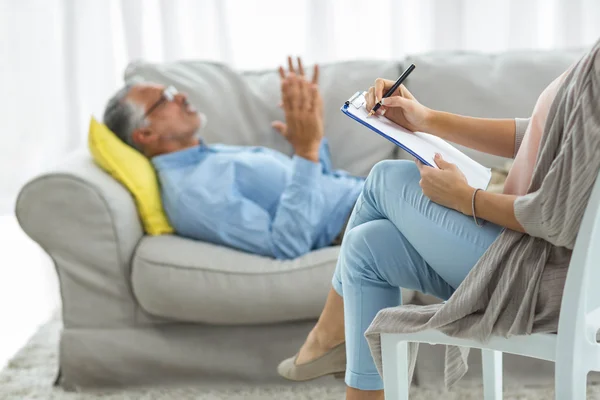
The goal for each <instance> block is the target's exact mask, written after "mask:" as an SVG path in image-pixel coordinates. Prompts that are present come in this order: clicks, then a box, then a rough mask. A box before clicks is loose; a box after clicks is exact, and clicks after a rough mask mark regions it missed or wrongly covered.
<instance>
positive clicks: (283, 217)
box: [180, 156, 325, 259]
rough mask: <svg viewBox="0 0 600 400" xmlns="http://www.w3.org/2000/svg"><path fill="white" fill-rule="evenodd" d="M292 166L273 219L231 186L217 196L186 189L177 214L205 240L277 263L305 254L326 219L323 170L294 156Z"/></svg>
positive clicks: (213, 189)
mask: <svg viewBox="0 0 600 400" xmlns="http://www.w3.org/2000/svg"><path fill="white" fill-rule="evenodd" d="M292 162H293V172H292V177H291V179H290V181H289V183H288V185H287V186H286V188H285V189H284V191H283V193H282V194H281V198H280V201H279V206H278V208H277V210H276V212H275V215H274V216H273V217H272V216H271V215H270V213H269V212H267V210H265V209H263V208H262V207H260V206H259V205H258V204H256V203H254V202H253V201H251V200H250V199H248V198H246V197H244V196H242V195H241V194H239V193H237V191H236V190H232V188H231V187H223V188H222V189H221V192H222V193H219V190H218V188H211V190H206V188H190V190H188V191H186V193H184V194H182V196H181V198H180V199H181V206H182V210H180V211H183V212H184V213H190V214H193V215H194V216H195V217H194V218H195V219H197V222H195V223H194V224H196V225H199V224H202V227H200V226H198V230H202V231H203V233H204V235H201V236H202V237H206V240H209V241H212V242H216V243H218V244H224V245H227V246H230V247H234V248H237V249H240V250H243V251H247V252H250V253H254V254H259V255H263V256H269V257H274V258H278V259H291V258H296V257H299V256H301V255H304V254H306V253H308V252H309V251H310V250H312V249H313V246H314V243H315V242H316V238H317V236H318V234H319V233H320V231H321V229H320V226H321V224H322V223H323V221H324V220H325V216H324V215H323V214H324V207H323V205H324V198H323V193H322V190H321V189H320V179H319V177H320V176H321V168H322V167H321V165H320V164H317V163H314V162H311V161H308V160H306V159H304V158H302V157H298V156H294V157H293V159H292ZM222 186H228V185H222ZM198 236H200V235H198Z"/></svg>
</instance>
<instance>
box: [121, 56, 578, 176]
mask: <svg viewBox="0 0 600 400" xmlns="http://www.w3.org/2000/svg"><path fill="white" fill-rule="evenodd" d="M581 54H582V51H535V52H533V51H519V52H507V53H500V54H497V55H486V54H478V53H465V52H448V53H431V54H423V55H415V56H410V57H408V58H407V59H406V60H404V61H403V62H391V61H388V62H382V61H350V62H340V63H333V64H329V65H324V66H322V68H321V79H320V87H321V92H322V93H323V98H324V103H325V133H326V136H327V138H328V140H329V142H330V148H331V152H332V158H333V164H334V166H335V167H336V168H343V169H346V170H348V171H349V172H351V173H353V174H358V175H363V176H364V175H367V174H368V172H369V170H370V168H371V167H372V166H373V165H374V164H375V163H376V162H378V161H380V160H382V159H386V158H395V157H397V156H399V157H402V158H404V157H406V156H407V155H406V154H405V153H403V152H398V149H397V148H396V147H395V146H394V145H393V144H391V143H389V142H388V141H387V140H385V139H383V138H381V137H379V136H378V135H377V134H375V133H373V132H371V131H369V130H367V129H366V128H364V127H363V126H361V125H360V124H357V123H356V122H354V121H352V120H351V119H350V118H348V117H346V116H345V115H343V114H342V113H341V112H340V107H341V105H342V104H343V102H344V101H345V100H347V99H348V98H349V97H350V96H351V95H352V94H354V93H355V92H356V91H357V90H366V89H368V88H369V87H370V86H372V85H373V82H374V81H375V78H377V77H385V78H388V79H396V78H397V77H398V75H399V74H400V73H401V71H402V69H403V68H404V67H405V66H406V65H408V64H409V63H411V62H413V63H415V64H416V66H417V69H416V70H415V71H414V72H413V73H412V75H411V76H410V78H409V79H408V80H407V82H406V85H407V87H408V88H409V89H410V90H411V92H412V93H413V94H414V95H415V96H416V97H417V99H418V100H419V101H420V102H421V103H423V104H425V105H426V106H428V107H431V108H434V109H438V110H443V111H449V112H455V113H460V114H463V115H470V116H479V117H490V118H495V117H498V118H514V117H527V116H529V115H530V114H531V111H532V110H533V107H534V105H535V101H536V99H537V97H538V95H539V94H540V93H541V92H542V90H543V89H544V87H545V86H546V85H548V84H549V83H550V82H551V81H552V80H553V79H554V78H556V77H557V76H558V75H560V73H561V72H562V71H564V70H565V69H566V68H568V66H569V65H570V64H572V63H573V62H574V61H575V60H577V58H578V57H579V56H580V55H581ZM307 69H308V70H310V68H307ZM134 77H136V78H142V79H144V80H146V81H153V82H159V83H164V84H173V85H176V86H177V87H178V88H179V89H180V90H183V91H185V92H186V93H188V95H189V97H190V100H191V102H192V103H193V104H194V105H196V106H197V107H198V108H199V109H200V110H201V111H203V112H204V113H206V114H207V116H208V124H207V127H206V129H205V130H203V131H202V133H201V135H202V137H203V138H204V139H205V140H207V141H208V142H209V143H226V144H236V145H261V146H267V147H271V148H274V149H277V150H280V151H283V152H284V153H287V154H291V153H292V149H291V147H290V145H289V144H288V143H287V142H286V141H285V139H283V138H282V137H281V136H280V135H279V134H278V133H277V132H275V131H274V130H273V129H272V128H271V122H272V121H274V120H283V112H282V110H281V109H279V107H278V103H279V101H280V85H279V74H278V72H277V71H276V69H275V68H273V69H272V70H267V71H246V72H238V71H235V70H233V69H231V68H229V67H227V66H225V65H222V64H218V63H211V62H203V61H179V62H173V63H160V64H154V63H146V62H134V63H131V64H130V65H129V66H128V68H127V69H126V71H125V79H126V80H129V79H132V78H134ZM482 134H485V132H482ZM461 149H462V150H463V151H465V152H467V153H468V154H469V155H470V156H471V157H473V158H475V159H476V160H478V161H479V162H481V163H483V164H484V165H487V166H489V167H493V166H496V167H498V166H503V165H504V164H505V163H506V161H507V160H506V159H503V158H500V157H493V156H489V155H484V154H482V153H479V152H476V151H473V150H468V149H464V148H461Z"/></svg>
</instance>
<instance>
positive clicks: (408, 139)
mask: <svg viewBox="0 0 600 400" xmlns="http://www.w3.org/2000/svg"><path fill="white" fill-rule="evenodd" d="M365 94H366V92H362V91H359V92H356V93H355V94H354V95H353V96H352V97H350V98H349V99H348V100H347V101H346V102H345V103H344V105H343V106H342V107H341V111H342V112H343V113H344V114H346V115H347V116H348V117H350V118H352V119H353V120H355V121H356V122H358V123H360V124H361V125H363V126H365V127H367V128H369V129H371V130H372V131H374V132H375V133H377V134H379V135H380V136H383V137H384V138H386V139H387V140H389V141H390V142H392V143H394V144H395V145H396V146H398V147H400V148H401V149H403V150H405V151H406V152H407V153H409V154H410V155H412V156H413V157H415V158H417V159H418V160H419V161H421V162H422V163H423V164H425V165H428V166H430V167H433V168H438V166H437V165H436V164H435V161H434V160H433V156H434V154H435V153H436V152H437V153H441V154H442V156H443V157H444V159H445V160H446V161H448V162H451V163H453V164H456V165H457V166H458V168H459V169H460V170H461V172H462V173H463V174H464V175H465V177H466V178H467V181H468V183H469V185H470V186H472V187H474V188H479V189H483V190H485V189H486V188H487V187H488V185H489V183H490V180H491V178H492V171H491V169H490V168H486V167H484V166H483V165H481V164H479V163H478V162H477V161H475V160H473V159H472V158H470V157H469V156H467V155H466V154H464V153H463V152H461V151H460V150H458V149H457V148H456V147H454V146H452V145H451V144H449V143H448V142H446V141H445V140H443V139H441V138H439V137H437V136H433V135H430V134H428V133H425V132H411V131H409V130H407V129H405V128H403V127H401V126H400V125H398V124H396V123H394V122H392V121H390V120H389V119H387V118H385V117H383V116H380V115H373V116H371V117H369V118H366V116H367V114H368V112H367V110H366V108H365V103H366V100H365Z"/></svg>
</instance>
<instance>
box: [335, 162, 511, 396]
mask: <svg viewBox="0 0 600 400" xmlns="http://www.w3.org/2000/svg"><path fill="white" fill-rule="evenodd" d="M420 179H421V176H420V173H419V170H418V169H417V166H416V165H415V163H414V162H412V161H383V162H380V163H379V164H377V165H376V166H375V167H374V168H373V169H372V171H371V173H370V174H369V177H368V178H367V181H366V182H365V187H364V189H363V192H362V194H361V195H360V197H359V198H358V200H357V202H356V205H355V207H354V211H353V212H352V215H351V217H350V220H349V222H348V227H347V228H346V233H345V235H344V239H343V241H342V248H341V252H340V257H339V259H338V263H337V267H336V270H335V273H334V276H333V279H332V284H333V288H334V290H335V291H336V292H337V293H338V294H340V296H342V297H343V298H344V319H345V330H346V355H347V366H346V384H347V385H348V386H350V387H353V388H357V389H362V390H379V389H383V381H382V379H381V377H380V376H379V374H378V373H377V369H376V368H375V364H374V362H373V359H372V357H371V353H370V351H369V346H368V345H367V341H366V339H365V337H364V333H365V331H366V330H367V328H368V327H369V325H370V324H371V322H372V321H373V318H374V317H375V315H376V314H377V312H378V311H379V310H381V309H383V308H386V307H394V306H397V305H399V304H400V303H401V294H400V290H401V289H400V288H406V289H413V290H418V291H420V292H422V293H426V294H431V295H434V296H436V297H438V298H441V299H444V300H446V299H448V298H449V297H450V296H451V295H452V293H453V292H454V290H455V289H456V288H457V287H458V285H460V283H461V282H462V281H463V279H464V278H465V277H466V276H467V274H468V273H469V271H470V270H471V268H473V266H474V265H475V263H476V262H477V260H478V259H479V258H480V257H481V256H482V255H483V253H484V252H485V250H486V249H487V248H488V247H489V246H490V245H491V244H492V242H493V241H494V240H495V239H496V237H497V236H498V235H499V234H500V232H501V230H502V227H500V226H498V225H494V224H492V223H490V222H486V223H485V224H484V226H483V227H481V228H480V227H477V226H476V225H475V223H474V221H473V218H472V217H468V216H466V215H464V214H461V213H460V212H457V211H455V210H451V209H448V208H446V207H443V206H440V205H438V204H436V203H433V202H432V201H431V200H429V199H428V198H427V197H425V195H423V192H422V190H421V187H420V186H419V180H420Z"/></svg>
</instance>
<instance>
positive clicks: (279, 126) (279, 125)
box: [271, 56, 323, 137]
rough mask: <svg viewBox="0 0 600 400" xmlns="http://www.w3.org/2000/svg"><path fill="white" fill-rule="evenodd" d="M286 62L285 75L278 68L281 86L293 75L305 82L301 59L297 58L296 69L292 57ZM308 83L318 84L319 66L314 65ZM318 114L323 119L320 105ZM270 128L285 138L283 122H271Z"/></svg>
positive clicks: (285, 126) (281, 104) (280, 68)
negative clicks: (286, 69)
mask: <svg viewBox="0 0 600 400" xmlns="http://www.w3.org/2000/svg"><path fill="white" fill-rule="evenodd" d="M287 61H288V72H287V73H286V71H285V69H284V68H283V67H282V66H280V67H279V76H280V77H281V83H282V84H283V81H284V80H285V79H286V78H287V77H288V76H289V75H294V76H296V77H299V78H301V79H304V80H306V75H305V73H304V66H303V64H302V59H301V58H300V57H298V58H297V62H298V66H297V67H294V61H293V60H292V57H289V56H288V59H287ZM310 82H311V83H312V84H314V85H318V83H319V66H318V65H317V64H315V66H314V68H313V75H312V79H311V81H310ZM282 97H283V94H282ZM279 107H281V108H283V101H281V102H280V103H279ZM318 114H319V115H320V117H321V119H322V118H323V106H322V103H321V109H320V110H318ZM271 126H273V128H275V130H277V131H278V132H279V133H280V134H281V135H282V136H284V137H285V136H286V135H287V125H286V123H285V122H282V121H273V122H272V123H271Z"/></svg>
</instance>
